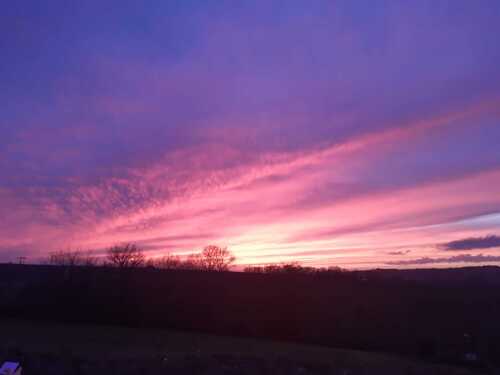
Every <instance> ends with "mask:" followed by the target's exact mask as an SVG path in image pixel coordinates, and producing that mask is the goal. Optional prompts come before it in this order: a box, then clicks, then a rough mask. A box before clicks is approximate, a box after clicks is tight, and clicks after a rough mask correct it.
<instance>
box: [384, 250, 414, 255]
mask: <svg viewBox="0 0 500 375" xmlns="http://www.w3.org/2000/svg"><path fill="white" fill-rule="evenodd" d="M410 252H411V250H401V251H388V252H387V253H386V254H387V255H406V254H409V253H410Z"/></svg>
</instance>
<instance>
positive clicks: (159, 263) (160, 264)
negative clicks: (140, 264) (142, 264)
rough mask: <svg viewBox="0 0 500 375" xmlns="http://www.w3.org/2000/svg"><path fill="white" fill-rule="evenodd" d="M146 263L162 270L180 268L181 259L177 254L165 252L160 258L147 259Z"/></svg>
mask: <svg viewBox="0 0 500 375" xmlns="http://www.w3.org/2000/svg"><path fill="white" fill-rule="evenodd" d="M146 265H147V266H151V267H154V268H158V269H163V270H171V269H179V268H182V260H181V257H180V256H178V255H173V254H167V255H164V256H162V257H161V258H155V259H149V260H148V261H147V263H146Z"/></svg>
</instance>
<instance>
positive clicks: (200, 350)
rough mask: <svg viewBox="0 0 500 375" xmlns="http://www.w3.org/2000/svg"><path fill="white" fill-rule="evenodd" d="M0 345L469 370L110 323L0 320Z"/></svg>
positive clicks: (105, 354)
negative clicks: (101, 324) (85, 323)
mask: <svg viewBox="0 0 500 375" xmlns="http://www.w3.org/2000/svg"><path fill="white" fill-rule="evenodd" d="M0 332H1V337H2V340H1V342H0V347H3V348H2V349H5V348H18V349H20V350H22V351H23V352H28V353H54V354H60V353H68V352H70V353H72V355H76V356H80V357H84V358H89V359H103V358H106V359H133V358H150V357H158V356H165V355H167V356H169V357H175V356H180V355H186V354H190V353H192V354H199V355H203V356H212V355H231V356H238V357H246V358H277V359H285V360H286V359H292V360H293V361H296V362H303V363H317V364H325V365H329V366H332V368H350V369H352V370H354V372H356V369H358V370H363V369H370V370H375V371H377V370H379V371H382V370H384V369H388V370H389V369H390V370H391V373H392V372H393V371H396V372H398V373H402V374H403V373H414V374H420V373H421V374H468V373H469V372H468V371H466V370H461V369H454V368H449V367H445V366H433V365H428V364H422V363H418V362H413V361H410V360H406V359H401V358H397V357H390V356H386V355H382V354H377V353H365V352H356V351H348V350H339V349H330V348H322V347H314V346H306V345H298V344H292V343H283V342H273V341H264V340H254V339H239V338H231V337H217V336H209V335H201V334H193V333H183V332H172V331H161V330H149V329H134V328H123V327H112V326H75V325H62V324H56V323H42V322H29V321H21V320H12V319H7V320H5V319H2V320H0Z"/></svg>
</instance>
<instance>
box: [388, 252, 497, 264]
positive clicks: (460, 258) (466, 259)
mask: <svg viewBox="0 0 500 375" xmlns="http://www.w3.org/2000/svg"><path fill="white" fill-rule="evenodd" d="M492 262H494V263H496V262H500V256H497V255H483V254H478V255H472V254H463V255H455V256H452V257H448V258H429V257H424V258H417V259H410V260H399V261H392V262H386V264H387V265H391V266H418V265H434V264H452V263H492Z"/></svg>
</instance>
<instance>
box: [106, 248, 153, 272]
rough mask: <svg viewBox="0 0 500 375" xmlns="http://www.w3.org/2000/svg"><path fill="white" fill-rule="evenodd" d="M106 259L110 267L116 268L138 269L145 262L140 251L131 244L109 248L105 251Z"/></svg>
mask: <svg viewBox="0 0 500 375" xmlns="http://www.w3.org/2000/svg"><path fill="white" fill-rule="evenodd" d="M107 259H108V261H109V262H110V263H111V265H112V266H115V267H118V268H131V267H140V266H142V265H143V264H144V262H145V257H144V254H143V252H142V250H141V249H139V248H138V247H137V245H135V244H131V243H127V244H124V245H115V246H112V247H110V248H109V249H108V251H107Z"/></svg>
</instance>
